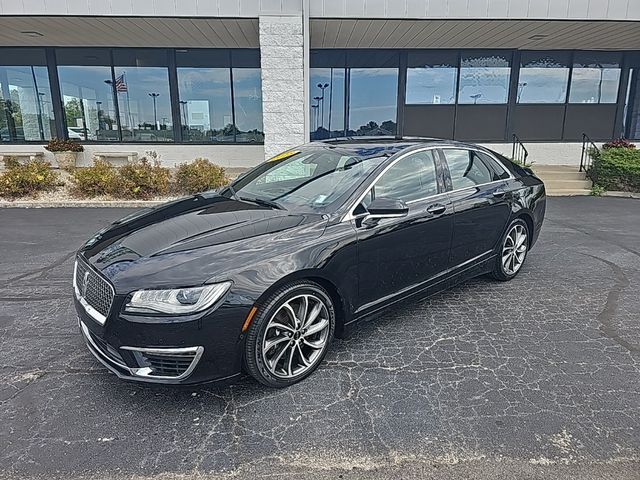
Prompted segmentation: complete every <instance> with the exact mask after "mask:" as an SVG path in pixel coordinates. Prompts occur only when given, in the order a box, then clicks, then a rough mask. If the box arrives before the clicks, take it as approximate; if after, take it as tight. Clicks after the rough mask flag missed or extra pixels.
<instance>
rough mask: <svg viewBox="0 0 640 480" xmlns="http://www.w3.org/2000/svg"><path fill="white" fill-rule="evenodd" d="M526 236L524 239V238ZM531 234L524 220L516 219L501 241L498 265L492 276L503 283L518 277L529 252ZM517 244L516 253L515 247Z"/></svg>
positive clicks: (494, 268)
mask: <svg viewBox="0 0 640 480" xmlns="http://www.w3.org/2000/svg"><path fill="white" fill-rule="evenodd" d="M522 235H524V239H523V238H522ZM530 235H531V233H530V232H529V227H527V224H526V222H525V221H524V220H522V219H520V218H516V219H515V220H514V221H512V222H511V223H510V224H509V227H508V228H507V231H506V232H505V234H504V236H503V237H502V239H501V240H500V246H499V248H498V255H497V257H496V263H495V265H494V267H493V272H491V276H492V277H493V278H495V279H496V280H500V281H501V282H507V281H509V280H511V279H513V278H515V277H516V275H518V273H519V272H520V270H522V265H523V264H524V262H525V260H526V258H527V253H528V252H529V239H530ZM514 242H515V243H516V248H515V251H514V248H513V245H514Z"/></svg>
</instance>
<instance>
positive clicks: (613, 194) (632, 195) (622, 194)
mask: <svg viewBox="0 0 640 480" xmlns="http://www.w3.org/2000/svg"><path fill="white" fill-rule="evenodd" d="M600 196H601V197H618V198H635V199H640V193H634V192H615V191H614V192H603V193H602V194H601V195H600Z"/></svg>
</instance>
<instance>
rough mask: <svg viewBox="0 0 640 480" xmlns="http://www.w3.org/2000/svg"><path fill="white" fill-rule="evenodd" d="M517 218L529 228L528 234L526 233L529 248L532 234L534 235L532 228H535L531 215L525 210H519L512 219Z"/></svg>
mask: <svg viewBox="0 0 640 480" xmlns="http://www.w3.org/2000/svg"><path fill="white" fill-rule="evenodd" d="M517 218H519V219H521V220H523V221H524V223H526V224H527V228H528V229H529V235H528V238H527V241H528V242H529V245H528V247H529V248H530V247H531V245H532V242H533V235H534V228H535V226H534V223H533V215H532V214H531V213H529V212H528V211H526V210H521V211H520V212H518V213H517V214H516V215H515V217H514V220H515V219H517Z"/></svg>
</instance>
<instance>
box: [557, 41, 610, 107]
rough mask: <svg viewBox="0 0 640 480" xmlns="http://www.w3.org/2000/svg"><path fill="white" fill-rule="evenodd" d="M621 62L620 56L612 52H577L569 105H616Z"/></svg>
mask: <svg viewBox="0 0 640 480" xmlns="http://www.w3.org/2000/svg"><path fill="white" fill-rule="evenodd" d="M620 60H621V58H620V55H619V54H616V53H611V52H577V53H576V54H575V57H574V62H573V72H572V73H571V90H570V93H569V103H616V102H617V101H618V85H619V83H620Z"/></svg>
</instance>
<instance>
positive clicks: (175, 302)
mask: <svg viewBox="0 0 640 480" xmlns="http://www.w3.org/2000/svg"><path fill="white" fill-rule="evenodd" d="M230 286H231V282H223V283H216V284H213V285H205V286H203V287H193V288H178V289H176V290H138V291H137V292H134V293H133V295H132V296H131V300H129V302H128V303H127V304H126V305H125V307H124V310H125V312H131V313H173V314H178V315H180V314H187V313H196V312H200V311H202V310H205V309H206V308H209V307H210V306H211V305H213V304H214V303H216V302H217V301H218V300H219V299H220V298H221V297H222V296H223V295H224V294H225V293H226V292H227V290H229V287H230Z"/></svg>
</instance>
